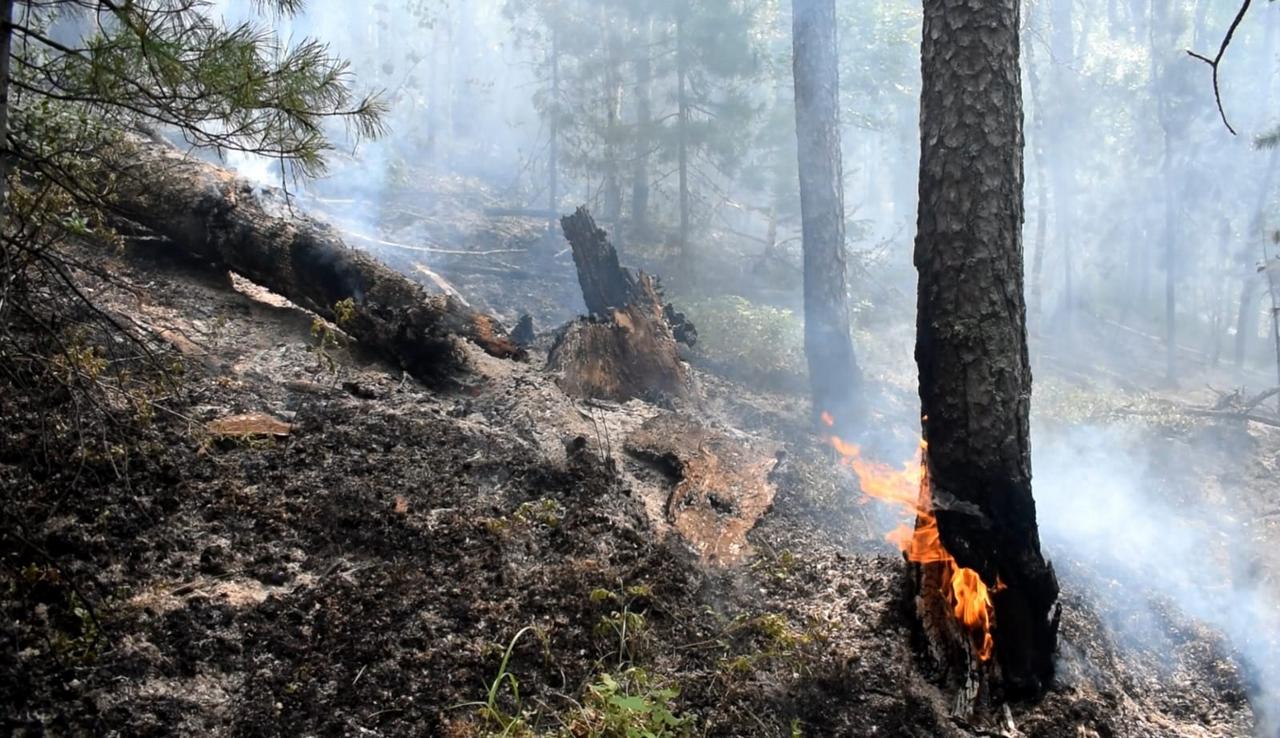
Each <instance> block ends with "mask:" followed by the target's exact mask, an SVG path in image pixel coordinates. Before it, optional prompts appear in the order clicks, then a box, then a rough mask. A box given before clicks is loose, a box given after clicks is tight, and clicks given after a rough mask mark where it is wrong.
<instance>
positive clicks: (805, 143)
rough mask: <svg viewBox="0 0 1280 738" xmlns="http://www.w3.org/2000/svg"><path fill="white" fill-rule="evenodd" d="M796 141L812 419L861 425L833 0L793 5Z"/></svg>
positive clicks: (799, 0)
mask: <svg viewBox="0 0 1280 738" xmlns="http://www.w3.org/2000/svg"><path fill="white" fill-rule="evenodd" d="M792 12H793V15H792V46H793V50H794V51H793V53H794V56H793V64H794V69H793V74H794V77H795V89H796V139H797V144H798V152H799V154H798V156H799V164H800V212H801V221H802V222H801V230H802V234H803V239H804V347H805V357H806V358H807V359H808V364H809V385H810V388H811V395H812V399H813V412H814V413H815V415H816V414H818V413H821V412H824V411H825V412H829V413H831V414H832V415H833V416H835V418H836V419H837V420H838V421H840V422H841V423H843V424H844V425H845V426H848V425H850V424H851V423H853V422H854V421H856V419H857V416H858V414H859V410H858V407H857V395H858V388H859V385H860V384H861V375H860V373H859V370H858V364H857V361H856V359H855V357H854V353H853V341H852V339H851V338H850V336H849V306H848V296H847V292H846V286H845V247H844V236H845V233H844V179H843V166H842V163H841V152H840V120H839V110H840V84H839V82H840V76H839V57H838V54H837V40H836V10H835V0H795V3H794V5H793V11H792Z"/></svg>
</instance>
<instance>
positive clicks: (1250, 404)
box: [1243, 387, 1280, 413]
mask: <svg viewBox="0 0 1280 738" xmlns="http://www.w3.org/2000/svg"><path fill="white" fill-rule="evenodd" d="M1276 395H1280V387H1272V388H1271V389H1269V390H1267V391H1265V392H1259V393H1258V394H1256V395H1254V396H1253V397H1250V398H1249V399H1248V400H1247V401H1246V402H1245V403H1244V408H1243V411H1244V412H1246V413H1247V412H1250V411H1252V410H1253V409H1254V408H1255V407H1257V406H1259V405H1261V404H1262V403H1264V402H1266V401H1267V400H1269V399H1271V398H1272V397H1275V396H1276Z"/></svg>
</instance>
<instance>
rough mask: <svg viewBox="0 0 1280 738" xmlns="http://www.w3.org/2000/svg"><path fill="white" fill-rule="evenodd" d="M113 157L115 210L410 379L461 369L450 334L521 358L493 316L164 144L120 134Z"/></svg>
mask: <svg viewBox="0 0 1280 738" xmlns="http://www.w3.org/2000/svg"><path fill="white" fill-rule="evenodd" d="M114 153H115V156H114V157H112V158H113V161H112V162H110V166H111V168H113V169H114V170H115V171H114V178H115V181H116V183H117V192H116V195H115V197H116V202H115V205H116V208H117V210H118V211H119V212H120V214H121V215H122V216H124V217H126V218H128V219H129V220H131V221H133V222H135V223H137V224H139V225H141V226H143V227H145V228H147V229H149V230H151V231H154V232H155V233H158V234H160V235H162V236H165V237H166V238H168V239H169V240H170V241H172V243H173V244H174V245H175V246H177V247H178V248H180V249H182V250H183V251H184V252H186V253H187V254H189V255H191V256H193V257H195V258H197V259H200V260H203V261H207V262H211V263H213V264H214V265H216V266H218V267H221V268H226V269H228V270H230V271H232V272H235V273H236V274H239V275H241V276H242V277H245V278H246V279H249V280H251V281H253V282H255V283H257V284H259V285H261V286H263V287H266V288H267V289H269V290H271V291H273V292H275V293H277V294H279V295H282V296H283V297H285V298H287V299H288V300H290V301H291V302H293V303H294V304H295V305H298V306H300V307H303V308H306V309H307V310H311V311H313V312H315V313H316V314H317V315H320V316H321V317H323V318H325V319H327V320H330V321H332V322H334V323H335V324H337V325H338V326H339V327H340V328H341V329H342V330H343V331H345V332H346V333H347V334H348V335H350V336H351V337H352V338H354V339H355V340H356V341H357V342H359V344H360V345H361V346H362V347H364V348H366V349H369V350H371V351H372V352H373V353H375V354H378V355H380V356H382V357H384V358H386V359H388V360H390V361H392V362H394V363H396V364H398V365H399V366H401V367H402V368H403V369H405V370H406V371H407V372H409V374H411V375H412V376H414V377H415V378H418V379H421V380H426V381H431V380H438V379H440V378H441V377H442V376H444V375H446V374H447V373H448V372H449V371H450V370H453V369H456V368H458V367H459V366H460V359H459V356H458V353H457V351H456V345H455V343H454V337H455V336H456V337H461V338H464V339H466V340H468V341H471V342H472V343H474V344H476V345H477V346H479V347H480V348H481V349H483V350H484V351H485V352H487V353H489V354H491V355H493V356H497V357H501V358H521V357H523V356H524V350H523V349H521V348H520V347H519V346H517V345H516V344H515V343H514V342H512V341H511V340H510V339H509V338H508V336H507V333H506V330H505V329H504V328H503V327H502V325H501V324H499V322H498V321H497V320H496V319H494V318H493V317H491V316H489V315H486V314H484V313H479V312H476V311H474V310H472V309H471V308H470V307H468V306H467V304H466V303H465V302H464V301H463V300H461V299H459V298H458V297H457V296H456V295H451V294H429V293H428V292H427V291H426V290H424V289H423V288H422V287H421V286H420V285H418V284H417V283H415V282H413V281H412V280H410V279H408V278H406V277H405V276H404V275H402V274H400V273H399V272H396V271H395V270H393V269H391V268H390V267H387V266H386V265H384V264H382V263H380V262H379V261H377V260H375V259H374V258H372V257H371V256H369V255H368V254H366V253H364V252H362V251H359V250H356V249H353V248H350V247H349V246H347V244H346V243H344V242H343V240H342V238H341V236H340V235H339V234H338V232H337V231H336V230H335V229H334V228H333V227H332V226H330V225H328V224H326V223H323V222H321V221H319V220H316V219H315V218H312V217H309V216H306V215H304V214H301V213H297V212H294V211H292V209H291V208H290V207H289V206H288V203H287V202H286V201H285V200H284V198H283V197H281V196H280V195H278V194H276V193H274V192H272V191H269V190H268V191H263V190H262V188H260V187H257V186H255V185H253V184H252V183H250V182H248V181H246V180H244V179H240V178H238V177H236V176H235V175H234V174H232V173H230V172H228V171H227V170H225V169H222V168H220V167H218V166H215V165H213V164H210V163H208V162H205V161H201V160H199V159H195V158H192V157H190V156H187V155H184V154H183V153H182V152H180V151H178V150H177V149H174V148H172V147H169V146H166V145H158V144H155V143H150V142H142V141H141V140H139V139H127V140H126V141H125V142H124V143H122V144H121V145H120V146H119V148H118V149H117V150H116V151H115V152H114Z"/></svg>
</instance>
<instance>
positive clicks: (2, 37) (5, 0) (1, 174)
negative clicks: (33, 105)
mask: <svg viewBox="0 0 1280 738" xmlns="http://www.w3.org/2000/svg"><path fill="white" fill-rule="evenodd" d="M12 44H13V0H0V231H3V229H4V227H5V226H6V225H7V224H8V221H9V208H8V198H9V167H10V164H9V145H8V143H7V141H8V140H9V64H10V54H9V49H10V47H11V45H12Z"/></svg>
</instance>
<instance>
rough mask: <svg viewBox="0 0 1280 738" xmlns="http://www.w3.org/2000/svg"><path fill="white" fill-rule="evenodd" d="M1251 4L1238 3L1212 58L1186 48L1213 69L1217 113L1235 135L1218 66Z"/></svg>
mask: <svg viewBox="0 0 1280 738" xmlns="http://www.w3.org/2000/svg"><path fill="white" fill-rule="evenodd" d="M1251 4H1253V0H1244V2H1242V3H1241V4H1240V10H1239V12H1237V13H1236V17H1235V20H1233V21H1231V26H1230V27H1229V28H1228V29H1227V35H1226V36H1223V38H1222V45H1221V46H1219V47H1218V53H1217V55H1215V56H1214V57H1213V58H1212V59H1210V58H1209V57H1207V56H1205V55H1204V54H1197V53H1196V52H1194V51H1192V50H1191V49H1187V54H1189V55H1190V56H1191V57H1192V58H1195V59H1199V60H1200V61H1202V62H1204V63H1205V64H1208V65H1209V67H1210V68H1211V69H1213V99H1214V100H1215V101H1216V102H1217V103H1218V114H1219V115H1221V116H1222V125H1224V126H1226V127H1227V130H1228V131H1231V135H1232V136H1234V135H1236V129H1234V128H1232V127H1231V124H1230V123H1228V122H1227V111H1226V110H1224V109H1223V107H1222V90H1221V88H1220V87H1219V84H1218V66H1219V65H1220V64H1221V63H1222V57H1223V56H1224V55H1225V54H1226V53H1227V47H1228V46H1230V45H1231V38H1232V37H1233V36H1235V35H1236V29H1237V28H1239V27H1240V21H1242V20H1244V14H1245V13H1247V12H1249V6H1250V5H1251Z"/></svg>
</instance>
